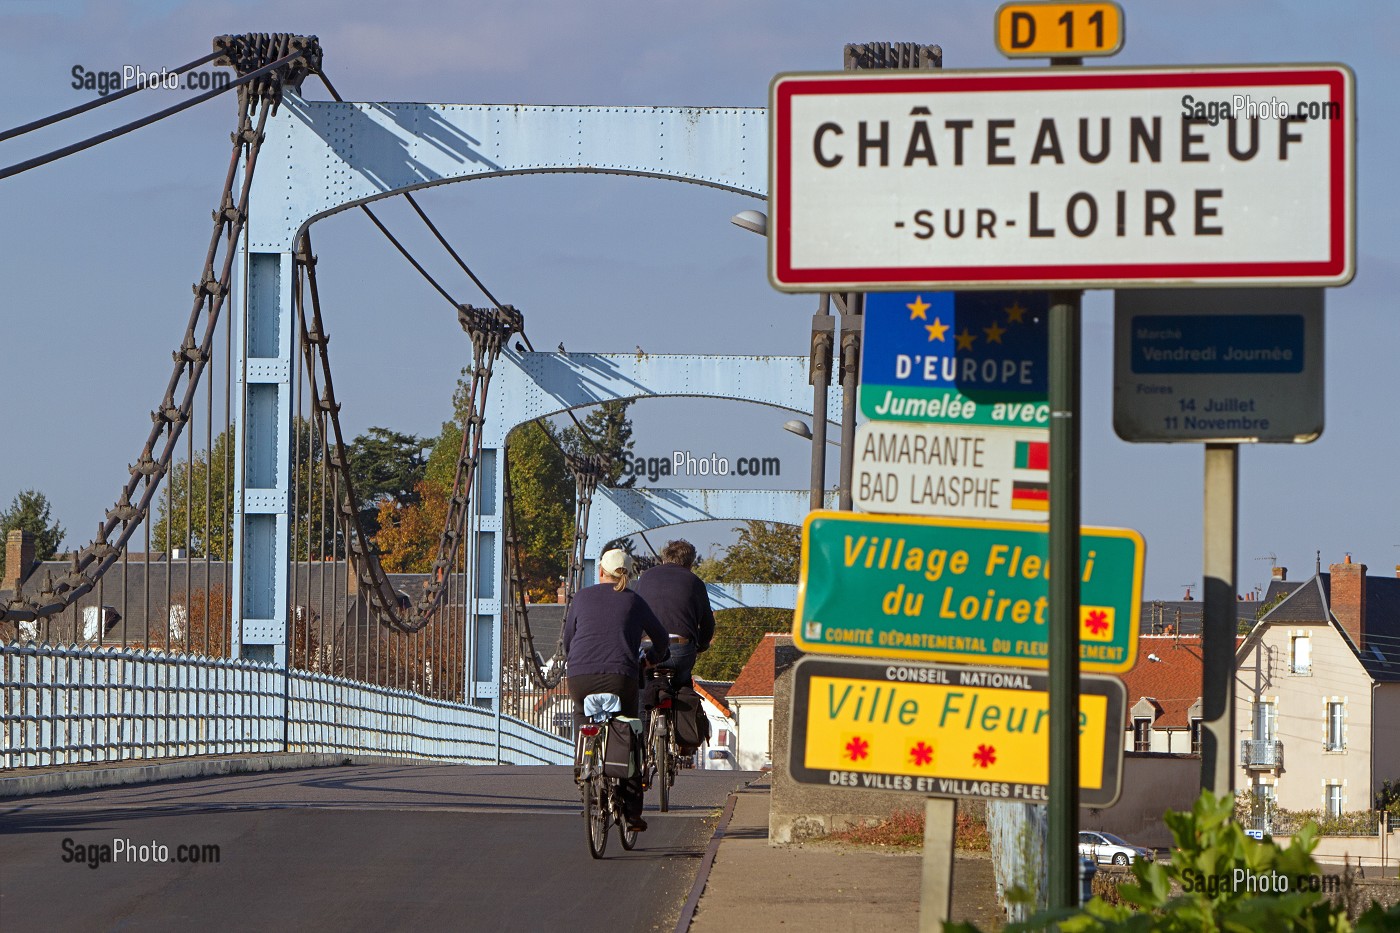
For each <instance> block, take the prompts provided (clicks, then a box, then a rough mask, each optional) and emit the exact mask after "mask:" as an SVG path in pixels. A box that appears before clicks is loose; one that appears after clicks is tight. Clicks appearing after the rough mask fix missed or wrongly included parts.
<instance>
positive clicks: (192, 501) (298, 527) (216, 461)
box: [151, 416, 343, 560]
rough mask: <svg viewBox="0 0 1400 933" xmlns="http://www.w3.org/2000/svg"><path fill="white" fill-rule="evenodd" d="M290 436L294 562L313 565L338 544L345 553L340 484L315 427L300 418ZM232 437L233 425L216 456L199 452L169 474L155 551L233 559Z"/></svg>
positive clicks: (219, 440)
mask: <svg viewBox="0 0 1400 933" xmlns="http://www.w3.org/2000/svg"><path fill="white" fill-rule="evenodd" d="M292 430H293V435H292V446H293V448H295V461H296V470H295V472H294V474H293V483H292V486H293V490H292V502H291V503H290V505H291V506H292V509H291V510H292V511H293V512H294V514H295V521H294V522H293V523H292V524H293V527H292V529H291V534H292V540H293V543H294V554H293V559H294V560H309V559H312V558H319V557H320V556H321V554H322V553H325V554H327V555H329V554H330V553H332V551H333V550H334V549H335V548H336V546H337V545H338V544H339V546H340V547H341V549H342V550H343V544H340V542H341V540H342V539H341V538H340V537H339V534H338V531H337V527H336V519H335V496H336V488H337V484H336V481H335V477H334V475H333V474H332V471H331V470H330V469H329V466H328V465H323V461H324V459H325V458H324V455H323V451H322V445H321V434H320V431H318V430H317V428H316V425H315V423H314V422H312V421H308V420H307V419H306V418H303V417H301V416H297V417H296V418H295V419H293V422H292ZM233 432H234V427H233V426H232V425H230V426H229V427H228V428H227V429H226V430H224V431H221V432H220V433H219V435H218V436H217V437H216V438H214V445H213V452H212V453H210V452H209V451H203V450H201V451H197V452H196V453H195V455H194V459H193V461H188V460H186V461H180V462H178V463H176V464H175V466H174V468H173V469H171V471H170V473H169V475H168V476H167V477H166V482H167V483H169V484H170V485H169V488H168V489H165V490H162V491H161V492H159V493H158V494H157V496H156V521H155V525H154V526H153V527H152V529H151V547H152V548H153V549H154V550H156V551H158V552H161V553H169V552H170V551H172V550H174V549H175V548H185V549H187V550H188V551H189V552H190V554H191V556H194V557H204V556H205V553H206V549H207V551H208V556H209V557H210V558H211V559H213V560H228V559H229V556H230V555H231V554H232V552H233V513H234V502H233V494H234V484H233V481H232V476H233V474H234V462H233V456H232V449H233V448H232V447H231V444H232V442H233ZM186 497H188V501H187V498H186ZM206 502H208V504H209V508H208V510H207V511H206V509H205V503H206ZM187 514H188V516H189V521H188V523H187V522H186V515H187ZM225 519H227V521H225ZM187 524H188V528H187V527H186V525H187Z"/></svg>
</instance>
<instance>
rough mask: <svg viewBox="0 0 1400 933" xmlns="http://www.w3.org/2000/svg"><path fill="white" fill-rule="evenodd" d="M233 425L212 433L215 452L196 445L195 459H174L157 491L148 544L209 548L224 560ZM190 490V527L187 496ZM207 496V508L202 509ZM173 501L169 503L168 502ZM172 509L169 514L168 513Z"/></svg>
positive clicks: (196, 550)
mask: <svg viewBox="0 0 1400 933" xmlns="http://www.w3.org/2000/svg"><path fill="white" fill-rule="evenodd" d="M232 431H233V427H232V426H230V427H229V428H228V429H227V430H224V431H221V432H219V435H218V437H216V438H214V447H213V452H212V453H211V452H209V451H204V450H201V451H198V452H196V453H195V455H194V460H193V461H181V462H179V463H176V464H175V468H174V469H172V470H171V471H170V475H169V477H168V479H167V482H169V484H170V487H169V490H168V491H164V490H163V491H161V492H160V493H158V494H157V496H156V502H157V512H156V514H157V520H156V524H155V526H154V528H153V529H152V533H151V540H152V546H153V547H154V548H155V549H156V550H157V551H160V552H162V553H169V551H170V550H172V549H173V548H177V547H182V548H186V549H188V550H189V552H190V553H191V554H192V555H198V556H200V557H203V556H204V555H205V554H206V553H208V555H209V557H210V558H211V559H213V560H227V559H228V556H229V554H230V553H231V552H232V550H233V529H232V525H233V483H232V482H230V481H229V480H230V477H232V476H233V448H232V445H231V437H230V435H231V433H232ZM187 494H188V495H189V519H190V520H189V523H188V524H189V527H188V529H187V528H186V521H185V516H186V509H185V497H186V495H187ZM206 502H207V503H208V505H209V510H208V511H207V512H206V511H205V504H206ZM172 505H173V506H174V507H173V508H171V506H172ZM167 512H170V513H173V514H169V515H167V514H166V513H167Z"/></svg>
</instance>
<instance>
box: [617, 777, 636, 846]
mask: <svg viewBox="0 0 1400 933" xmlns="http://www.w3.org/2000/svg"><path fill="white" fill-rule="evenodd" d="M620 785H621V782H620V781H619V782H617V784H615V785H614V787H613V813H614V814H616V816H617V836H618V838H619V839H621V840H622V847H623V848H624V849H626V850H627V851H628V852H631V851H632V849H633V848H634V847H635V846H636V845H637V831H636V830H635V829H628V828H627V817H626V816H625V815H624V814H623V812H622V797H621V795H620V794H618V790H619V788H620Z"/></svg>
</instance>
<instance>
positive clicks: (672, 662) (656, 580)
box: [637, 538, 715, 687]
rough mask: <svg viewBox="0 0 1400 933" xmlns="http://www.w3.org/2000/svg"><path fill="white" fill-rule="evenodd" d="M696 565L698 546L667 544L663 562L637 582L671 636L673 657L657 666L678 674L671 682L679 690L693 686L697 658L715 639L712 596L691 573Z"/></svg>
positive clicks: (639, 592)
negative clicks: (696, 549)
mask: <svg viewBox="0 0 1400 933" xmlns="http://www.w3.org/2000/svg"><path fill="white" fill-rule="evenodd" d="M693 566H695V545H693V544H691V543H690V542H689V541H687V540H685V539H684V538H681V539H679V540H677V541H668V542H666V546H665V547H664V548H662V549H661V563H660V564H658V565H657V566H655V567H653V568H651V569H650V570H648V571H647V572H646V573H644V574H642V576H641V579H639V580H638V581H637V594H638V595H639V596H641V597H642V598H643V599H645V600H646V601H647V605H648V606H650V607H651V610H652V611H653V612H655V613H656V615H657V616H658V617H659V618H660V619H661V624H662V625H664V626H666V631H667V632H668V633H669V634H670V641H671V657H670V659H669V660H667V661H665V662H664V663H662V664H659V665H657V666H658V667H669V668H671V670H673V671H674V672H675V673H674V674H673V675H672V677H671V682H672V684H674V685H675V686H676V687H684V686H687V685H689V684H690V683H692V681H691V676H690V672H691V671H692V670H694V669H695V656H696V655H698V654H699V653H700V652H702V651H705V650H706V649H707V648H709V647H710V641H711V640H712V639H713V638H714V637H715V613H714V610H713V609H712V608H711V607H710V595H709V592H708V591H707V590H706V589H705V584H704V582H703V581H702V580H701V579H700V578H699V577H697V576H696V575H695V574H694V573H693V572H692V571H691V569H690V568H691V567H693Z"/></svg>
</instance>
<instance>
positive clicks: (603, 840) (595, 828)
mask: <svg viewBox="0 0 1400 933" xmlns="http://www.w3.org/2000/svg"><path fill="white" fill-rule="evenodd" d="M621 708H622V702H621V701H620V700H619V699H618V697H617V695H616V694H612V693H595V694H590V695H589V696H587V697H585V698H584V714H585V716H586V718H587V720H588V721H587V722H585V723H584V724H583V725H581V726H579V730H578V737H577V742H576V744H575V750H574V781H575V783H577V784H578V785H579V791H580V793H581V794H582V796H583V820H584V831H585V833H586V835H587V836H588V854H589V855H591V856H593V857H594V858H597V859H600V858H602V857H603V853H604V851H605V850H606V849H607V847H608V831H609V830H610V829H611V828H612V825H613V824H614V823H616V824H617V834H618V838H619V839H620V840H621V841H622V848H624V849H626V850H628V851H631V849H632V848H633V847H634V846H636V844H637V831H636V830H634V829H629V828H628V827H627V818H626V817H625V816H624V815H623V812H622V795H621V793H620V788H621V783H622V779H621V778H615V777H608V776H607V775H606V774H604V773H603V742H604V734H605V730H606V729H607V726H608V723H609V722H610V721H611V720H612V718H613V716H614V715H615V714H616V713H617V712H618V711H619V710H621Z"/></svg>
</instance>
